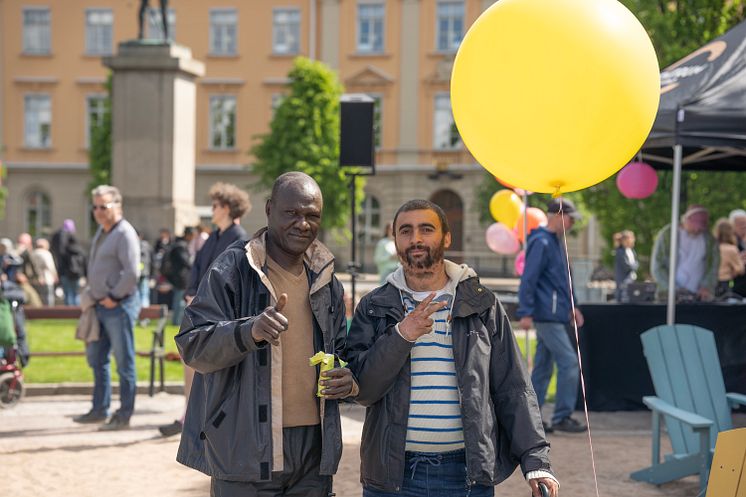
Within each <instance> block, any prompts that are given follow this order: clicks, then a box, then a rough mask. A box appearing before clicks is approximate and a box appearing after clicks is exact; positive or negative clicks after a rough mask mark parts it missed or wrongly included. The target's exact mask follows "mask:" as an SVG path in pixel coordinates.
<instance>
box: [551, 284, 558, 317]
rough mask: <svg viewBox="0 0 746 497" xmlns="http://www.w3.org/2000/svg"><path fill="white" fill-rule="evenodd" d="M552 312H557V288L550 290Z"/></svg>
mask: <svg viewBox="0 0 746 497" xmlns="http://www.w3.org/2000/svg"><path fill="white" fill-rule="evenodd" d="M552 314H557V290H555V291H553V292H552Z"/></svg>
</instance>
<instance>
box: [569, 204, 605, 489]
mask: <svg viewBox="0 0 746 497" xmlns="http://www.w3.org/2000/svg"><path fill="white" fill-rule="evenodd" d="M563 211H564V208H563V204H562V197H560V211H559V214H560V216H563V218H562V240H563V242H564V244H565V261H566V262H567V279H568V281H569V284H570V305H571V308H572V313H573V315H572V325H573V329H574V330H575V347H576V348H577V351H578V368H579V369H580V389H581V391H582V393H583V410H584V411H585V423H586V425H587V426H588V444H589V445H590V448H591V466H592V467H593V483H594V484H595V485H596V497H600V496H599V494H598V476H597V475H596V458H595V456H594V454H593V436H592V435H591V418H590V416H589V415H588V399H587V397H586V392H585V375H583V361H582V359H581V357H580V338H579V336H578V322H577V320H576V319H575V296H574V292H573V286H572V272H571V271H570V253H569V252H568V251H567V232H566V231H565V221H564V212H563Z"/></svg>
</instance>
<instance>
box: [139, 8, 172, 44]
mask: <svg viewBox="0 0 746 497" xmlns="http://www.w3.org/2000/svg"><path fill="white" fill-rule="evenodd" d="M145 15H146V19H145V26H146V29H147V33H146V35H145V37H146V38H148V39H150V40H163V21H162V20H161V19H162V17H161V9H157V8H155V7H148V10H147V12H146V13H145ZM166 15H167V16H168V41H174V40H175V39H176V13H175V12H174V10H173V9H168V13H167V14H166Z"/></svg>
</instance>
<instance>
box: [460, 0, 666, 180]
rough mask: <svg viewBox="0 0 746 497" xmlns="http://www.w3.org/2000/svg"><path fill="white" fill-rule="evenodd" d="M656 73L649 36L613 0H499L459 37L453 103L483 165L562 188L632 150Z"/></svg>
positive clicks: (643, 132) (651, 100) (651, 106)
mask: <svg viewBox="0 0 746 497" xmlns="http://www.w3.org/2000/svg"><path fill="white" fill-rule="evenodd" d="M659 78H660V76H659V68H658V61H657V58H656V56H655V50H654V49H653V45H652V43H651V42H650V38H648V35H647V33H646V32H645V30H644V28H643V27H642V25H641V24H640V23H639V21H638V20H637V19H636V18H635V16H634V15H632V13H631V12H630V11H629V10H627V9H626V7H624V6H623V5H622V4H621V3H619V2H617V1H616V0H500V1H499V2H495V3H494V4H493V5H492V6H491V7H490V8H489V9H487V10H486V11H485V12H484V13H483V14H482V15H481V16H480V17H479V19H477V21H476V22H475V23H474V25H473V26H472V27H471V28H470V29H469V31H468V32H467V33H466V36H465V37H464V40H463V42H462V43H461V47H460V48H459V51H458V53H457V55H456V59H455V61H454V65H453V74H452V77H451V105H452V107H453V115H454V118H455V120H456V125H457V126H458V130H459V132H460V133H461V137H462V138H463V141H464V144H465V145H466V146H467V148H468V149H469V151H470V152H471V153H472V155H474V157H475V158H476V159H477V161H478V162H479V163H480V164H482V166H484V167H485V168H486V169H487V170H489V172H490V173H492V174H493V175H495V176H497V177H498V178H500V179H501V180H504V181H506V182H508V183H510V184H511V185H515V186H516V187H519V188H523V189H525V190H531V191H535V192H544V193H560V192H569V191H574V190H579V189H582V188H586V187H588V186H590V185H593V184H595V183H598V182H599V181H602V180H603V179H605V178H607V177H609V176H611V175H612V174H614V173H615V172H616V171H618V170H619V169H620V168H621V167H622V166H624V165H625V164H626V163H627V162H629V160H630V159H631V158H632V157H633V156H634V155H635V153H637V151H638V150H639V148H640V147H641V145H642V144H643V142H644V141H645V138H646V137H647V135H648V133H649V132H650V129H651V127H652V125H653V121H654V119H655V115H656V112H657V109H658V100H659V92H660V79H659Z"/></svg>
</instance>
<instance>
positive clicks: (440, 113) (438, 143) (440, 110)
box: [433, 92, 462, 150]
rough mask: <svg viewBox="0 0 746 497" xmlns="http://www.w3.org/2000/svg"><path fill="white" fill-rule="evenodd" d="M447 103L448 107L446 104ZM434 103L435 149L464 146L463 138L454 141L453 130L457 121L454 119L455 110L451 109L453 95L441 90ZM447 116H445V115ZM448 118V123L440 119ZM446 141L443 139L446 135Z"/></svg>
mask: <svg viewBox="0 0 746 497" xmlns="http://www.w3.org/2000/svg"><path fill="white" fill-rule="evenodd" d="M444 102H445V103H447V107H446V104H444ZM433 103H434V105H433V149H434V150H458V149H460V148H461V147H462V142H461V138H460V137H458V138H457V140H456V143H452V142H453V139H454V136H453V134H452V133H453V130H454V128H455V121H454V119H453V111H452V110H451V95H450V94H449V93H448V92H440V93H436V94H435V99H434V102H433ZM444 116H445V117H444ZM443 119H447V120H448V121H447V129H446V123H444V122H439V121H440V120H443ZM446 133H447V137H445V138H446V139H445V141H444V140H443V138H444V135H445V134H446Z"/></svg>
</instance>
